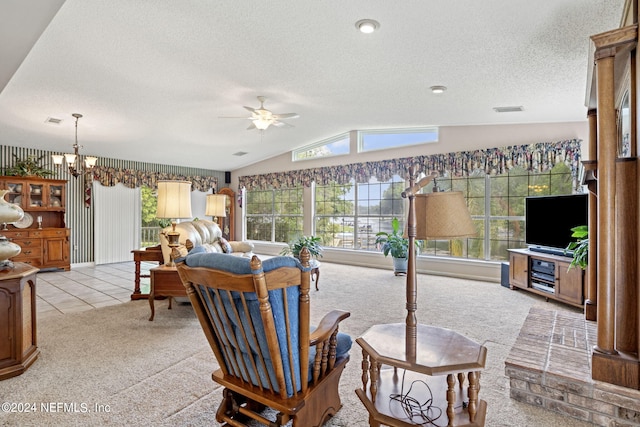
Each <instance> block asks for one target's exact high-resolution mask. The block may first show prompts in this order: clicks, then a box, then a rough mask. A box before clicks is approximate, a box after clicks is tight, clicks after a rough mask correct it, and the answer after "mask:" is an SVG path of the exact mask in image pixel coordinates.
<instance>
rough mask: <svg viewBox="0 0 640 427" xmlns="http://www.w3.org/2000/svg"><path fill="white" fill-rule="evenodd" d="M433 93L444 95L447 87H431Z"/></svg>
mask: <svg viewBox="0 0 640 427" xmlns="http://www.w3.org/2000/svg"><path fill="white" fill-rule="evenodd" d="M430 89H431V92H433V93H443V92H444V91H445V90H447V87H446V86H431V88H430Z"/></svg>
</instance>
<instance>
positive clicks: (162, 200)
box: [156, 181, 192, 219]
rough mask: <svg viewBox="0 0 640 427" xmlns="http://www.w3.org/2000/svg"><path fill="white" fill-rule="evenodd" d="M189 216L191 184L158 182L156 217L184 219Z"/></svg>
mask: <svg viewBox="0 0 640 427" xmlns="http://www.w3.org/2000/svg"><path fill="white" fill-rule="evenodd" d="M191 216H192V215H191V182H189V181H158V209H157V211H156V217H158V218H169V219H185V218H191Z"/></svg>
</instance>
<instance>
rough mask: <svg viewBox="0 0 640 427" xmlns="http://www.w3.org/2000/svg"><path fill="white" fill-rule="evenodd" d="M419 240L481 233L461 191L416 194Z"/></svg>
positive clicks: (417, 233)
mask: <svg viewBox="0 0 640 427" xmlns="http://www.w3.org/2000/svg"><path fill="white" fill-rule="evenodd" d="M415 208H416V220H417V221H416V222H417V224H416V239H419V240H425V239H459V238H463V237H471V236H475V235H476V233H477V231H476V228H475V226H474V225H473V221H472V220H471V216H470V215H469V210H468V209H467V204H466V202H465V200H464V197H463V196H462V193H461V192H459V191H442V192H436V193H425V194H416V196H415Z"/></svg>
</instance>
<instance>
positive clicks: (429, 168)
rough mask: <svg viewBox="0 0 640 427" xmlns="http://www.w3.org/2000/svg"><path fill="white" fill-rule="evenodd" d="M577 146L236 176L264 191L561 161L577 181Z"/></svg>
mask: <svg viewBox="0 0 640 427" xmlns="http://www.w3.org/2000/svg"><path fill="white" fill-rule="evenodd" d="M580 145H581V140H579V139H572V140H566V141H559V142H541V143H536V144H528V145H514V146H508V147H502V148H487V149H481V150H474V151H458V152H454V153H444V154H434V155H430V156H414V157H404V158H400V159H390V160H380V161H372V162H363V163H352V164H348V165H339V166H327V167H320V168H311V169H299V170H293V171H286V172H274V173H268V174H261V175H247V176H241V177H239V188H243V187H244V188H246V189H247V190H255V189H259V190H267V189H271V188H291V187H299V186H304V187H309V186H311V182H312V181H314V182H315V183H316V184H319V185H327V184H329V183H332V182H335V183H338V184H347V183H349V182H350V181H351V179H355V181H356V182H357V183H366V182H369V179H370V178H371V177H375V178H376V179H377V180H378V181H381V182H384V181H388V180H389V179H391V178H392V177H393V175H399V176H401V177H404V178H405V179H406V180H408V179H409V177H408V175H407V173H408V170H409V167H410V166H416V170H419V171H424V172H425V173H430V172H433V171H436V172H438V173H439V174H440V175H441V176H459V177H463V176H468V175H470V174H472V173H473V172H476V171H479V170H480V171H484V172H485V173H486V174H489V175H500V174H503V173H506V172H508V171H509V169H511V168H513V167H521V168H523V169H525V170H527V171H530V172H546V171H548V170H550V169H551V168H553V166H555V165H556V164H557V163H561V162H564V163H566V164H567V166H568V167H569V168H570V169H571V171H572V176H573V178H574V181H576V180H577V176H578V171H579V168H580V158H581V154H580V153H581V152H580Z"/></svg>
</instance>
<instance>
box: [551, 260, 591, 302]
mask: <svg viewBox="0 0 640 427" xmlns="http://www.w3.org/2000/svg"><path fill="white" fill-rule="evenodd" d="M570 265H571V263H569V262H559V261H557V262H556V296H557V297H558V299H561V300H563V301H567V302H570V303H573V304H582V303H583V301H582V298H583V297H582V296H583V295H584V292H583V289H582V286H583V283H584V281H583V275H584V271H583V270H582V269H581V268H580V267H571V268H569V266H570Z"/></svg>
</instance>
